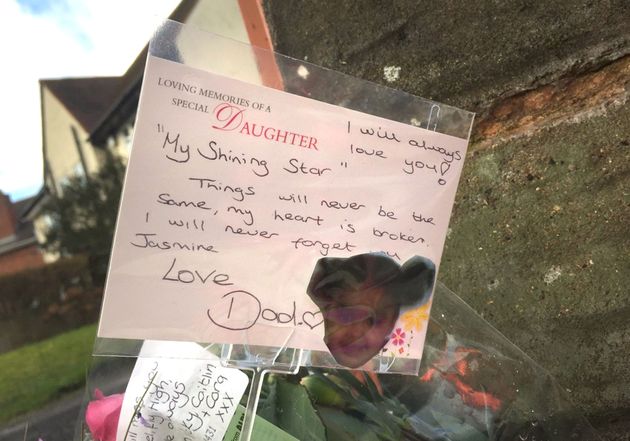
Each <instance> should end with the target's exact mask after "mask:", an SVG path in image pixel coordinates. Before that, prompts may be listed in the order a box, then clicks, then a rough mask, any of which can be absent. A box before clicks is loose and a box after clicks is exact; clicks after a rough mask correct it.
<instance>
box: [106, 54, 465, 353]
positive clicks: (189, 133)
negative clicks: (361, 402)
mask: <svg viewBox="0 0 630 441" xmlns="http://www.w3.org/2000/svg"><path fill="white" fill-rule="evenodd" d="M466 147H467V140H465V139H460V138H456V137H452V136H448V135H444V134H440V133H437V132H433V131H428V130H425V129H422V128H418V127H414V126H411V125H405V124H402V123H398V122H394V121H390V120H386V119H383V118H379V117H376V116H372V115H369V114H365V113H360V112H356V111H352V110H348V109H345V108H341V107H336V106H333V105H329V104H326V103H322V102H318V101H315V100H311V99H307V98H303V97H299V96H296V95H292V94H288V93H285V92H281V91H277V90H274V89H269V88H265V87H261V86H256V85H252V84H248V83H244V82H240V81H237V80H233V79H230V78H226V77H222V76H218V75H215V74H212V73H208V72H205V71H200V70H196V69H192V68H189V67H187V66H185V65H182V64H178V63H174V62H170V61H166V60H163V59H160V58H156V57H153V56H150V57H149V60H148V64H147V70H146V73H145V80H144V86H143V92H142V97H141V102H140V108H139V117H138V121H137V124H136V129H135V137H134V143H133V148H132V152H131V158H130V162H129V169H128V174H127V178H126V182H125V189H124V194H123V199H122V205H121V214H120V217H119V221H118V227H117V231H116V237H115V243H114V250H113V255H112V260H111V265H110V272H109V276H108V281H107V288H106V292H105V300H104V305H103V312H102V317H101V322H100V327H99V336H101V337H110V338H134V339H138V338H140V339H162V340H188V341H198V342H216V343H236V344H243V343H248V344H255V345H266V346H277V347H281V346H285V345H286V346H288V347H294V348H303V349H311V350H323V351H325V350H327V348H326V345H325V344H324V342H323V336H324V326H323V317H322V313H321V311H320V309H319V308H318V307H317V306H316V305H315V304H314V303H313V301H312V300H311V299H310V298H309V296H308V295H307V293H306V288H307V285H308V283H309V280H310V279H311V276H312V273H313V269H314V268H315V266H316V263H317V262H318V260H319V259H320V258H322V257H343V258H348V257H351V256H354V255H358V254H362V253H370V252H372V253H382V254H383V255H386V256H389V257H390V258H391V259H393V260H394V261H395V262H398V263H399V264H401V265H402V264H403V263H404V262H406V261H407V260H408V259H410V258H412V257H413V256H422V257H424V258H426V259H429V260H430V261H432V262H434V263H435V265H436V266H438V265H439V261H440V257H441V255H442V249H443V245H444V240H445V236H446V231H447V226H448V221H449V216H450V213H451V209H452V204H453V199H454V196H455V191H456V187H457V182H458V179H459V176H460V173H461V170H462V166H463V161H464V157H465V153H466ZM429 306H430V302H428V303H427V304H425V305H423V306H421V307H417V308H412V309H408V310H405V311H401V314H400V317H398V320H397V322H396V324H395V325H394V326H393V327H392V331H391V335H389V336H387V338H388V343H387V344H386V345H385V347H384V348H383V352H384V353H387V354H390V355H395V356H397V357H414V358H419V357H420V355H421V354H422V344H423V341H424V336H425V332H426V322H427V317H428V309H429Z"/></svg>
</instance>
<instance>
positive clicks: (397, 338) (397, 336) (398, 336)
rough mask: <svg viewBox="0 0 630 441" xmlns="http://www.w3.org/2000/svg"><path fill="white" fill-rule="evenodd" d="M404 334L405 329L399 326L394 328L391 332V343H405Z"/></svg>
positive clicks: (396, 344) (397, 344)
mask: <svg viewBox="0 0 630 441" xmlns="http://www.w3.org/2000/svg"><path fill="white" fill-rule="evenodd" d="M405 336H406V334H405V331H403V330H402V329H400V328H396V330H395V331H394V333H393V334H392V344H393V345H394V346H399V345H401V346H402V345H403V344H404V343H405Z"/></svg>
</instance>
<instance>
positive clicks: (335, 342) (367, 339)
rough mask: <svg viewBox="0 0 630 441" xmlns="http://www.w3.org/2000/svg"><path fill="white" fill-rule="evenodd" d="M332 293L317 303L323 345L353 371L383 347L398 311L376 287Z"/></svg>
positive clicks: (383, 291) (383, 292)
mask: <svg viewBox="0 0 630 441" xmlns="http://www.w3.org/2000/svg"><path fill="white" fill-rule="evenodd" d="M334 291H335V292H333V293H330V296H329V300H328V301H325V302H322V303H321V304H318V306H319V307H320V309H321V311H322V315H323V317H324V326H325V335H324V342H325V343H326V346H328V349H329V350H330V353H331V354H332V356H333V357H334V358H335V360H336V361H337V362H338V363H339V364H341V365H343V366H347V367H350V368H357V367H360V366H362V365H364V364H365V363H367V362H368V361H369V360H370V359H371V358H372V357H374V356H375V355H376V354H378V352H379V351H380V350H381V349H382V348H383V346H385V344H386V343H387V341H388V338H389V335H390V333H391V331H392V329H393V328H394V325H395V323H396V320H397V319H398V312H399V309H400V308H399V305H398V304H396V303H393V302H392V301H391V295H389V296H388V295H387V293H386V292H385V290H383V289H382V288H379V287H372V288H368V289H365V290H346V291H343V290H334Z"/></svg>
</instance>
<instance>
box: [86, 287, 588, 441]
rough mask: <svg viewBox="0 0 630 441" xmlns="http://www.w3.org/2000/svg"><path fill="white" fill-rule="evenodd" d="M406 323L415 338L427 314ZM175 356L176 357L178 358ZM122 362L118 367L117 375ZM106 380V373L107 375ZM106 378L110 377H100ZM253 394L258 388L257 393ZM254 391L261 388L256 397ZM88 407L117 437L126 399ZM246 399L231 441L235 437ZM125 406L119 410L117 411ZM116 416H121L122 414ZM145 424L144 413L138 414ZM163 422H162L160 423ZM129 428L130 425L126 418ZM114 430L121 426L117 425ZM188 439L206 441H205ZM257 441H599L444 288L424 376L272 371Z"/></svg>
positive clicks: (439, 290)
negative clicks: (419, 323)
mask: <svg viewBox="0 0 630 441" xmlns="http://www.w3.org/2000/svg"><path fill="white" fill-rule="evenodd" d="M427 310H428V305H427V308H426V310H424V311H421V312H419V313H418V312H417V313H415V314H417V316H408V317H403V322H404V323H405V328H404V329H398V328H395V329H394V330H393V334H392V339H393V340H395V341H398V340H401V342H399V343H402V341H403V340H405V339H406V338H408V333H410V332H412V331H413V330H414V326H415V324H416V323H417V322H418V320H421V319H422V317H420V315H422V314H426V311H427ZM171 360H172V359H171ZM115 365H116V363H113V362H112V363H111V366H112V369H114V367H115ZM101 374H102V373H101ZM100 376H101V377H103V375H100ZM254 390H255V391H256V388H254ZM249 393H250V394H251V393H255V392H251V391H250V392H249ZM96 397H97V400H96V401H92V402H91V403H90V404H89V405H88V406H87V412H86V421H87V422H88V425H89V427H90V430H91V431H92V433H93V435H94V439H96V440H98V441H114V439H113V438H111V433H112V424H114V423H113V421H114V420H115V419H117V418H118V417H117V415H118V413H119V412H120V410H119V406H120V402H121V401H122V395H120V394H119V395H113V396H109V397H104V396H103V395H102V394H100V393H99V392H98V391H97V393H96ZM247 398H248V396H247V394H245V396H244V397H243V399H242V400H241V402H240V409H241V410H239V411H238V412H240V414H239V413H238V412H237V415H241V416H240V417H239V416H235V417H234V418H232V420H231V422H230V428H229V430H228V432H227V435H226V436H225V438H224V439H225V440H237V439H239V436H240V430H241V427H242V421H243V420H242V410H243V409H244V408H245V406H246V405H247V401H248V400H247ZM117 406H118V408H117ZM117 412H118V413H117ZM133 415H134V417H135V418H138V419H139V421H140V422H142V421H141V419H142V418H141V416H139V415H138V414H137V413H133ZM154 418H157V417H154ZM121 424H124V425H125V427H127V425H129V422H128V421H123V422H122V423H121ZM114 433H115V428H114ZM189 439H190V441H196V440H197V439H199V441H202V440H203V441H206V440H204V438H203V436H200V437H197V438H195V437H191V438H189ZM251 439H252V440H255V441H270V440H300V441H332V440H334V441H345V440H348V441H355V440H356V441H364V440H367V441H399V440H409V441H567V440H576V441H587V440H599V439H600V438H599V437H598V436H597V434H596V433H595V432H594V431H593V429H592V428H591V426H590V425H589V424H588V422H587V421H586V420H585V419H584V418H583V417H582V416H581V415H580V413H579V411H577V410H576V409H575V407H574V406H573V405H572V404H571V403H570V402H569V401H568V400H567V399H566V398H565V395H564V392H563V391H562V389H561V388H560V387H559V386H558V385H557V384H556V383H555V381H554V380H553V378H552V377H551V376H550V375H549V373H547V372H546V371H545V370H544V369H542V368H541V367H540V366H538V365H537V364H536V363H534V362H533V361H532V360H531V359H530V358H528V357H527V356H526V355H525V354H524V353H523V352H522V351H520V350H519V349H518V348H517V347H515V346H514V345H513V344H511V343H510V342H509V341H508V340H507V339H505V337H503V336H502V335H501V334H500V333H499V332H498V331H496V330H495V329H494V328H492V327H491V326H490V325H489V324H488V323H487V322H485V321H484V320H483V319H482V318H481V317H480V316H479V315H477V314H476V313H475V312H474V311H473V310H472V309H471V308H470V307H469V306H468V305H466V304H465V303H464V302H463V301H462V300H461V299H459V297H457V296H456V295H455V294H454V293H452V292H451V291H449V290H448V289H447V288H445V287H444V286H442V285H440V284H438V285H437V287H436V295H435V297H434V300H433V305H432V312H431V319H430V324H429V329H428V335H427V342H426V345H425V351H424V355H423V359H422V365H421V368H420V372H419V373H418V375H415V376H414V375H394V374H376V373H374V372H368V371H358V370H347V369H338V370H337V369H327V368H302V369H300V370H299V372H298V373H297V374H295V375H290V374H267V375H266V376H265V378H264V381H263V387H262V390H261V394H260V399H259V403H258V407H257V409H256V417H255V423H254V427H253V432H252V437H251Z"/></svg>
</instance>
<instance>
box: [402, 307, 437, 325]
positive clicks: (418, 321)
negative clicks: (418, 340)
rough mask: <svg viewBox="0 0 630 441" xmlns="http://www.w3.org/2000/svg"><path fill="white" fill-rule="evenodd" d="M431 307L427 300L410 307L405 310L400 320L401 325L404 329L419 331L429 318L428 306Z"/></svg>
mask: <svg viewBox="0 0 630 441" xmlns="http://www.w3.org/2000/svg"><path fill="white" fill-rule="evenodd" d="M430 307H431V302H427V303H425V304H424V305H422V306H420V307H418V308H414V309H411V310H409V311H407V312H405V313H404V314H403V315H402V316H401V317H400V320H401V321H402V323H403V326H404V327H405V329H406V330H408V331H411V330H416V331H419V330H420V329H421V328H422V327H423V326H424V324H425V323H426V321H427V320H429V308H430Z"/></svg>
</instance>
